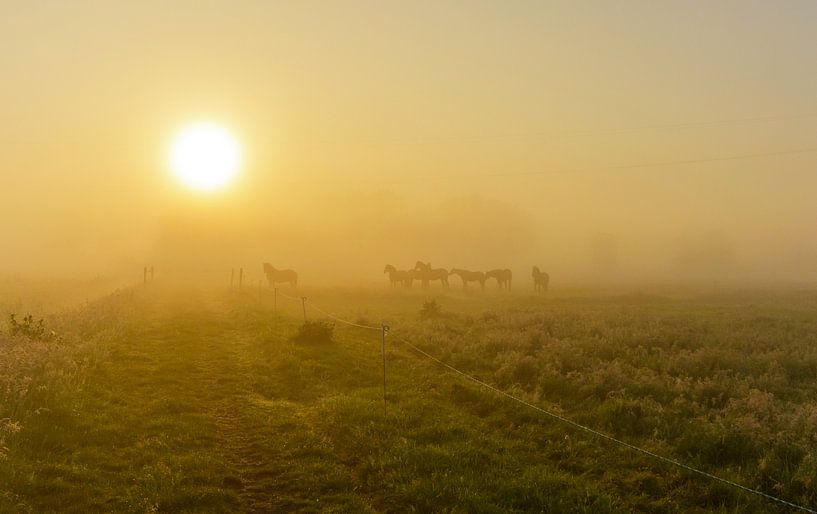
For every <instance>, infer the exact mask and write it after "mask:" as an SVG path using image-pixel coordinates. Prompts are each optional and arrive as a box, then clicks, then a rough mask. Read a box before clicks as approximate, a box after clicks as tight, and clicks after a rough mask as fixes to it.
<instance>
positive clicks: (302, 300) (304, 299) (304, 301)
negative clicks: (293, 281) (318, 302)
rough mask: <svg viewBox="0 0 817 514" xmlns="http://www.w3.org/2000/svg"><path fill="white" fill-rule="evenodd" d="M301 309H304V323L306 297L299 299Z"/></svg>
mask: <svg viewBox="0 0 817 514" xmlns="http://www.w3.org/2000/svg"><path fill="white" fill-rule="evenodd" d="M301 307H303V309H304V323H306V296H302V297H301Z"/></svg>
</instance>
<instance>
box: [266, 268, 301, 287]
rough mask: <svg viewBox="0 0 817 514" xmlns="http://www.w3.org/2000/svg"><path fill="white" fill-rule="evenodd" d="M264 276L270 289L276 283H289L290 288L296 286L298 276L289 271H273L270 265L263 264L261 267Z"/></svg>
mask: <svg viewBox="0 0 817 514" xmlns="http://www.w3.org/2000/svg"><path fill="white" fill-rule="evenodd" d="M263 268H264V275H266V276H267V281H269V285H270V287H275V284H276V283H278V282H289V284H290V285H291V286H292V287H295V286H297V285H298V274H297V273H295V271H294V270H291V269H275V268H274V267H273V266H272V264H270V263H268V262H265V263H264V265H263Z"/></svg>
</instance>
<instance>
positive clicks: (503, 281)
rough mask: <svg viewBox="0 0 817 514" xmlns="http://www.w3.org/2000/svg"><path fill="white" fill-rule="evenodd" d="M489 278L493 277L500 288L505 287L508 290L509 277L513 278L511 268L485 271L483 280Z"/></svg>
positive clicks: (509, 288) (509, 286) (509, 285)
mask: <svg viewBox="0 0 817 514" xmlns="http://www.w3.org/2000/svg"><path fill="white" fill-rule="evenodd" d="M489 278H495V279H496V283H497V284H499V288H500V289H502V288H504V287H507V288H508V291H510V290H511V279H512V278H513V273H511V270H509V269H492V270H491V271H486V272H485V280H488V279H489Z"/></svg>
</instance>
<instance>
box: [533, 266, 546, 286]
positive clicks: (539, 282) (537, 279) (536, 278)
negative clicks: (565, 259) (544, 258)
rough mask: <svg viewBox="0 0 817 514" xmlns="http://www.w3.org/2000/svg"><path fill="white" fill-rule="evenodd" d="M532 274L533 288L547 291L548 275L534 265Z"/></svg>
mask: <svg viewBox="0 0 817 514" xmlns="http://www.w3.org/2000/svg"><path fill="white" fill-rule="evenodd" d="M532 276H533V290H534V291H547V290H548V282H550V275H548V274H547V273H545V272H544V271H539V268H538V267H536V266H534V267H533V273H532Z"/></svg>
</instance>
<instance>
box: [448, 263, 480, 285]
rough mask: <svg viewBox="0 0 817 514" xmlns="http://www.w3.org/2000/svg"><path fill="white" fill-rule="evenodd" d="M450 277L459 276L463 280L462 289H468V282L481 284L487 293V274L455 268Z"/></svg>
mask: <svg viewBox="0 0 817 514" xmlns="http://www.w3.org/2000/svg"><path fill="white" fill-rule="evenodd" d="M449 275H459V277H460V279H461V280H462V288H463V289H467V288H468V282H479V285H480V286H482V290H483V291H485V273H483V272H481V271H468V270H464V269H460V268H454V269H452V270H451V272H450V273H449Z"/></svg>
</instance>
